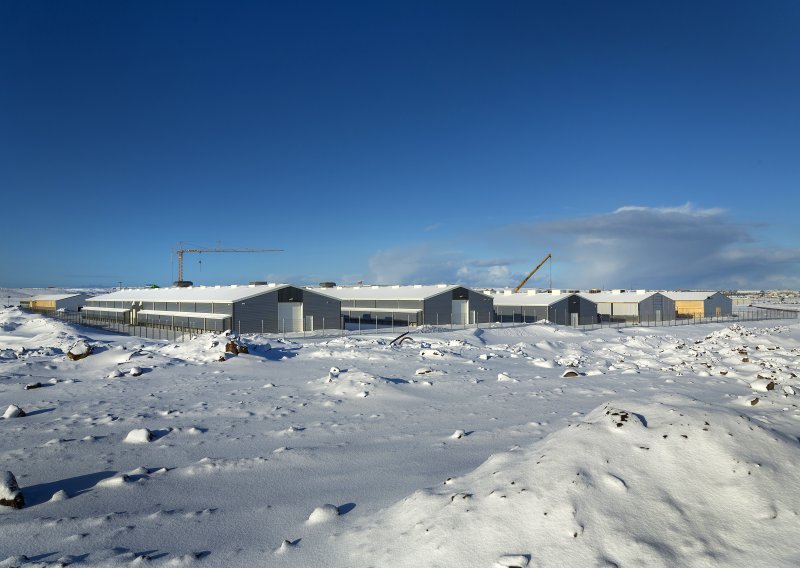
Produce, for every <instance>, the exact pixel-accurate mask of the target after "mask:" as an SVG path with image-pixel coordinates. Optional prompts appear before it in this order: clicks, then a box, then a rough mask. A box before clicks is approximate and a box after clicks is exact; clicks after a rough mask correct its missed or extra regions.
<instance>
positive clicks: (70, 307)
mask: <svg viewBox="0 0 800 568" xmlns="http://www.w3.org/2000/svg"><path fill="white" fill-rule="evenodd" d="M88 298H89V295H88V294H43V295H40V296H31V297H30V298H25V301H24V302H22V301H21V302H20V305H22V306H23V307H26V308H30V309H31V310H39V311H65V312H77V311H79V310H80V309H81V308H82V307H83V305H84V304H85V303H86V300H87V299H88Z"/></svg>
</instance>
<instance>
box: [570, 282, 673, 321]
mask: <svg viewBox="0 0 800 568" xmlns="http://www.w3.org/2000/svg"><path fill="white" fill-rule="evenodd" d="M581 296H583V297H584V298H586V299H588V300H591V301H592V302H594V303H595V304H597V315H598V318H599V320H600V321H603V322H633V323H639V322H661V321H667V320H673V319H675V302H673V301H672V300H671V299H670V298H668V297H667V296H665V295H664V294H661V293H660V292H648V291H646V290H636V291H635V292H634V291H625V290H611V291H604V292H590V293H582V294H581Z"/></svg>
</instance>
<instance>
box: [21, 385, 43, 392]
mask: <svg viewBox="0 0 800 568" xmlns="http://www.w3.org/2000/svg"><path fill="white" fill-rule="evenodd" d="M40 388H42V383H28V384H27V385H25V390H26V391H29V390H32V389H40Z"/></svg>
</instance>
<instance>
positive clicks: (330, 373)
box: [328, 367, 341, 382]
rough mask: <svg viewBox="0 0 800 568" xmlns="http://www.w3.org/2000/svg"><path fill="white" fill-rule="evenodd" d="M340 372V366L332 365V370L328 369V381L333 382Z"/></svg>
mask: <svg viewBox="0 0 800 568" xmlns="http://www.w3.org/2000/svg"><path fill="white" fill-rule="evenodd" d="M339 373H341V371H340V370H339V367H331V368H330V370H329V371H328V382H331V381H332V380H333V379H335V378H336V377H338V376H339Z"/></svg>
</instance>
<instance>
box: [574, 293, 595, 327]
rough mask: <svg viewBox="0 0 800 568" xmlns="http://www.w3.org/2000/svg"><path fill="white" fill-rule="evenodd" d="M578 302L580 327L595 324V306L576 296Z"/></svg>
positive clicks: (587, 300) (589, 301)
mask: <svg viewBox="0 0 800 568" xmlns="http://www.w3.org/2000/svg"><path fill="white" fill-rule="evenodd" d="M577 298H578V300H579V302H580V303H579V306H580V307H579V312H578V313H579V316H578V317H579V321H580V324H581V325H588V324H592V323H597V304H595V303H594V302H592V301H591V300H589V299H587V298H584V297H583V296H577Z"/></svg>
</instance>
